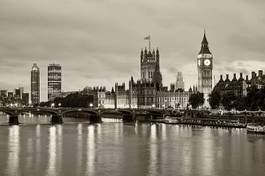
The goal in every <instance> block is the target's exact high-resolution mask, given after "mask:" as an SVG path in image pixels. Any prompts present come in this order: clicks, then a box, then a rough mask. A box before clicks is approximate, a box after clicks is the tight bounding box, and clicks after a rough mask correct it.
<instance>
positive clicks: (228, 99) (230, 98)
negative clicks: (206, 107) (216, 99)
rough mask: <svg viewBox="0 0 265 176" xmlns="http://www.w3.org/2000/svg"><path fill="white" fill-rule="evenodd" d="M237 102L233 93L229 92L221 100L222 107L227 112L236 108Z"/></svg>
mask: <svg viewBox="0 0 265 176" xmlns="http://www.w3.org/2000/svg"><path fill="white" fill-rule="evenodd" d="M235 100H236V96H235V94H234V93H233V92H227V93H225V94H224V95H223V98H222V100H221V103H222V105H223V106H224V108H225V109H226V110H231V109H232V108H234V107H235V105H234V102H235Z"/></svg>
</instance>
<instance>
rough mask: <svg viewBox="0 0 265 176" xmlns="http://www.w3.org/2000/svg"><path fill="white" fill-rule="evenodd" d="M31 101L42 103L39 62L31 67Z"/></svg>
mask: <svg viewBox="0 0 265 176" xmlns="http://www.w3.org/2000/svg"><path fill="white" fill-rule="evenodd" d="M31 103H32V104H33V105H34V104H39V103H40V69H39V67H38V66H37V64H33V66H32V69H31Z"/></svg>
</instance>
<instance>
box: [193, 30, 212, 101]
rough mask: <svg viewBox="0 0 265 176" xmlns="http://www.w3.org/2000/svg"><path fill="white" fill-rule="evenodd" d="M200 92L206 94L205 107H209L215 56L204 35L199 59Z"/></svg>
mask: <svg viewBox="0 0 265 176" xmlns="http://www.w3.org/2000/svg"><path fill="white" fill-rule="evenodd" d="M197 68H198V91H199V92H201V93H203V94H204V98H205V106H209V103H208V98H209V94H210V93H211V91H212V70H213V55H212V53H211V52H210V50H209V48H208V41H207V39H206V35H205V33H204V35H203V39H202V42H201V50H200V52H199V54H198V57H197Z"/></svg>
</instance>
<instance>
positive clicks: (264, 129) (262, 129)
mask: <svg viewBox="0 0 265 176" xmlns="http://www.w3.org/2000/svg"><path fill="white" fill-rule="evenodd" d="M247 132H248V133H259V134H265V126H264V125H259V124H255V123H249V124H248V125H247Z"/></svg>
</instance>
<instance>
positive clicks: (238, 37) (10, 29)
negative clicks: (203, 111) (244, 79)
mask: <svg viewBox="0 0 265 176" xmlns="http://www.w3.org/2000/svg"><path fill="white" fill-rule="evenodd" d="M169 2H170V3H169ZM221 4H223V2H214V3H213V2H211V1H203V2H200V3H199V4H198V3H196V2H195V1H191V2H182V1H174V2H173V1H165V2H164V1H163V3H159V2H153V1H152V2H151V1H145V2H140V1H134V2H131V3H124V2H123V1H119V0H116V1H111V2H108V1H100V2H96V1H90V2H85V1H82V2H81V1H75V2H68V3H66V2H53V1H45V2H40V1H38V2H35V1H32V0H27V1H25V2H16V1H15V0H12V1H2V2H1V3H0V14H1V16H2V18H1V19H0V22H1V24H2V26H3V27H1V29H0V38H1V40H0V62H1V64H0V65H1V66H0V67H1V70H0V74H1V75H2V76H1V80H0V88H1V89H13V88H14V87H18V86H19V87H20V86H23V87H25V90H26V91H27V92H29V90H30V76H29V75H30V73H29V70H30V68H31V66H32V64H33V63H35V62H36V63H37V64H38V65H39V67H40V69H41V100H42V101H45V100H47V90H45V89H46V87H47V71H46V67H47V66H48V64H50V63H54V62H55V63H60V64H61V65H62V67H63V68H64V70H65V72H64V81H63V86H64V87H63V90H64V91H69V90H79V89H82V88H84V87H85V86H90V85H91V86H97V85H99V86H104V85H106V86H107V88H108V89H110V88H111V87H112V86H114V82H127V81H128V79H129V78H130V76H131V75H132V76H134V77H135V78H140V75H139V50H140V49H141V48H144V47H145V46H146V47H148V43H147V42H146V41H144V40H143V38H144V37H145V36H147V35H149V34H150V35H151V36H152V43H153V45H154V46H157V47H158V48H159V50H160V55H161V65H160V68H161V72H162V76H163V78H164V79H163V83H164V84H165V85H167V86H169V84H170V83H172V82H173V81H174V80H175V77H176V74H177V71H181V72H183V75H184V80H185V82H186V83H185V86H186V87H185V88H186V89H187V88H188V87H189V86H191V85H193V84H196V83H197V72H196V71H195V69H196V57H197V54H198V52H199V49H200V42H201V39H202V35H203V30H204V28H205V29H206V33H207V39H208V41H209V47H210V50H211V52H212V53H213V56H214V64H215V65H214V70H213V75H214V76H215V77H216V78H219V75H220V74H224V73H233V72H236V73H239V72H243V73H244V74H250V72H251V71H255V70H258V69H261V70H265V67H264V66H262V65H264V64H263V63H264V62H263V60H264V58H265V53H264V52H265V50H264V44H263V43H264V42H265V36H264V32H263V31H264V30H263V29H264V26H265V17H264V16H265V15H264V13H265V12H263V9H264V8H263V7H264V2H262V1H258V0H256V1H254V2H253V3H250V2H248V1H238V0H233V1H229V4H230V6H229V7H227V6H222V5H221ZM235 6H237V8H236V9H235V8H234V7H235ZM59 7H60V9H59ZM69 7H71V8H69ZM184 7H185V11H184V10H183V9H184ZM218 9H220V10H218ZM213 11H214V12H215V13H213V14H212V13H211V12H213ZM77 12H78V13H77ZM125 12H127V13H126V14H125ZM246 12H248V13H246ZM110 13H111V14H110ZM50 14H52V15H50ZM120 14H123V15H122V20H121V19H120V18H119V16H120ZM151 14H154V15H151ZM209 14H211V15H209ZM246 14H247V15H246ZM126 19H128V20H126ZM236 22H237V23H236ZM132 23H133V24H134V25H131V24H132ZM54 24H56V25H54ZM235 24H237V25H235ZM128 26H130V28H128ZM105 29H107V30H105ZM238 31H240V33H239V32H238ZM11 34H12V35H11ZM155 49H156V48H155ZM228 63H229V64H228ZM18 66H19V67H18ZM14 68H15V69H14ZM76 78H78V79H76ZM10 80H12V81H10ZM21 80H23V81H21Z"/></svg>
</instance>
